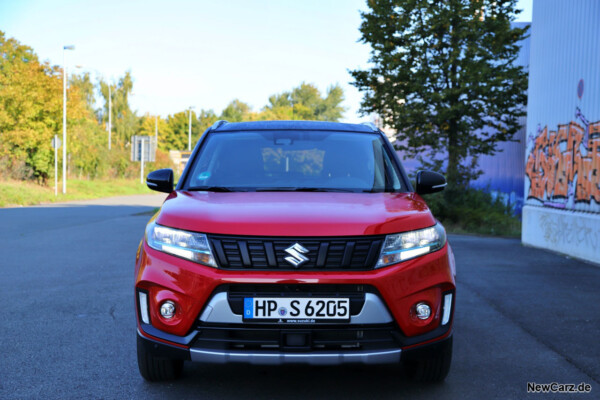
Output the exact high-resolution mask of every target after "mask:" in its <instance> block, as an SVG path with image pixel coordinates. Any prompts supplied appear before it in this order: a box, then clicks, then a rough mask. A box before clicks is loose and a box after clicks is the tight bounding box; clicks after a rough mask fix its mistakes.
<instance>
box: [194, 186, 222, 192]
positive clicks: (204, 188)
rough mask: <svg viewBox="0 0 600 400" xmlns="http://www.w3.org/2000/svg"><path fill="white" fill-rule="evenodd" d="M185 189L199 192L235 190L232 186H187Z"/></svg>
mask: <svg viewBox="0 0 600 400" xmlns="http://www.w3.org/2000/svg"><path fill="white" fill-rule="evenodd" d="M185 190H188V191H190V192H191V191H195V192H196V191H198V192H201V191H202V192H233V190H231V188H228V187H226V186H193V187H190V188H187V189H185Z"/></svg>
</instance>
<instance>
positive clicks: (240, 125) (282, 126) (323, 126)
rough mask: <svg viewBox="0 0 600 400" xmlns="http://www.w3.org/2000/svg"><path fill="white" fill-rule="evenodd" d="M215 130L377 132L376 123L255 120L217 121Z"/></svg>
mask: <svg viewBox="0 0 600 400" xmlns="http://www.w3.org/2000/svg"><path fill="white" fill-rule="evenodd" d="M215 125H216V128H214V129H213V131H215V132H237V131H264V130H278V131H280V130H304V131H307V130H310V131H344V132H364V133H373V132H377V128H375V126H374V125H367V124H346V123H341V122H327V121H253V122H226V121H220V122H217V123H216V124H215Z"/></svg>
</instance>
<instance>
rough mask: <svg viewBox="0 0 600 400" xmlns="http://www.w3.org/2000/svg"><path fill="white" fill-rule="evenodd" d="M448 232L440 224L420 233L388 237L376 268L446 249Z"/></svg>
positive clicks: (406, 233)
mask: <svg viewBox="0 0 600 400" xmlns="http://www.w3.org/2000/svg"><path fill="white" fill-rule="evenodd" d="M445 243H446V231H444V227H443V226H442V225H440V224H435V225H434V226H432V227H431V228H425V229H420V230H418V231H411V232H404V233H397V234H395V235H387V236H386V237H385V242H384V244H383V249H381V254H380V256H379V260H378V261H377V265H376V266H375V268H381V267H385V266H387V265H391V264H397V263H399V262H402V261H405V260H408V259H411V258H415V257H418V256H422V255H423V254H427V253H431V252H432V251H436V250H439V249H441V248H442V247H444V244H445Z"/></svg>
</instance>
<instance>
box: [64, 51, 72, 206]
mask: <svg viewBox="0 0 600 400" xmlns="http://www.w3.org/2000/svg"><path fill="white" fill-rule="evenodd" d="M65 50H75V46H73V45H70V46H63V165H62V170H63V176H62V178H63V189H62V192H63V194H67V64H66V63H65Z"/></svg>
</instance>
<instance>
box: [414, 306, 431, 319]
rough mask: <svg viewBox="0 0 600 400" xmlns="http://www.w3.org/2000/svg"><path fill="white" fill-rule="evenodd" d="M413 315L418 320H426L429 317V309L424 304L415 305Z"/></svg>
mask: <svg viewBox="0 0 600 400" xmlns="http://www.w3.org/2000/svg"><path fill="white" fill-rule="evenodd" d="M415 314H416V315H417V318H419V319H423V320H425V319H427V318H429V316H430V315H431V307H429V306H428V305H427V304H425V303H417V305H416V306H415Z"/></svg>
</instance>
